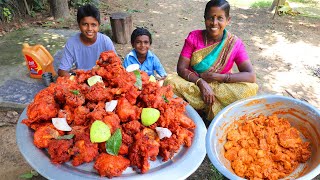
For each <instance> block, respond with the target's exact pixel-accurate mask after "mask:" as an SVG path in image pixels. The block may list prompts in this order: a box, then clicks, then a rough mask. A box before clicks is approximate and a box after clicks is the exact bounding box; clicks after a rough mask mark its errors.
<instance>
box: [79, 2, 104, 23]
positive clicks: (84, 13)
mask: <svg viewBox="0 0 320 180" xmlns="http://www.w3.org/2000/svg"><path fill="white" fill-rule="evenodd" d="M88 16H91V17H93V18H95V19H96V20H97V21H98V22H99V24H100V12H99V10H98V9H97V8H96V7H95V6H94V5H91V4H86V5H84V6H81V7H79V8H78V12H77V22H78V24H80V21H81V19H82V18H84V17H88Z"/></svg>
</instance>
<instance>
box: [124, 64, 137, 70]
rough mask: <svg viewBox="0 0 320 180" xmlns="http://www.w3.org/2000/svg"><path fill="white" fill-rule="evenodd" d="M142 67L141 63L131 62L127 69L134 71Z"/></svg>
mask: <svg viewBox="0 0 320 180" xmlns="http://www.w3.org/2000/svg"><path fill="white" fill-rule="evenodd" d="M139 68H140V66H139V64H130V65H129V66H128V67H127V68H126V71H128V72H132V71H135V70H138V69H139Z"/></svg>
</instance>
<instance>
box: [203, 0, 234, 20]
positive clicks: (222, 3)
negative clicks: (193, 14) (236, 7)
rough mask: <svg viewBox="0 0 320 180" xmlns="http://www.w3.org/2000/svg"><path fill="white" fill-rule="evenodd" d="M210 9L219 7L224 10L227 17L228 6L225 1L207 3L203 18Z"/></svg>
mask: <svg viewBox="0 0 320 180" xmlns="http://www.w3.org/2000/svg"><path fill="white" fill-rule="evenodd" d="M211 7H220V8H221V9H222V10H224V12H225V14H226V17H227V18H228V17H229V11H230V4H229V2H228V1H226V0H211V1H209V2H208V3H207V5H206V9H205V10H204V18H206V17H207V15H208V13H209V11H210V8H211Z"/></svg>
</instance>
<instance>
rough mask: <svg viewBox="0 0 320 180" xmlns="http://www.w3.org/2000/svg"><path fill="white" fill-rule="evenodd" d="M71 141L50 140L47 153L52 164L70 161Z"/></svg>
mask: <svg viewBox="0 0 320 180" xmlns="http://www.w3.org/2000/svg"><path fill="white" fill-rule="evenodd" d="M72 145H73V140H72V139H71V140H51V141H50V142H49V145H48V153H49V156H50V159H51V162H52V163H53V164H62V163H65V162H68V161H69V160H70V157H71V154H70V153H69V151H70V150H71V148H72Z"/></svg>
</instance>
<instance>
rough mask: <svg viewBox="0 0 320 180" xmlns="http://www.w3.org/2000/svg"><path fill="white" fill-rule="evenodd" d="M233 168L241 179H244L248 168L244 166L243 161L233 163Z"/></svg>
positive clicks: (237, 160)
mask: <svg viewBox="0 0 320 180" xmlns="http://www.w3.org/2000/svg"><path fill="white" fill-rule="evenodd" d="M231 167H232V169H234V172H235V173H236V174H237V175H238V176H240V177H244V175H245V173H246V171H247V168H248V167H247V166H246V165H245V164H244V162H243V161H241V160H239V159H236V160H234V161H232V162H231Z"/></svg>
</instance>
